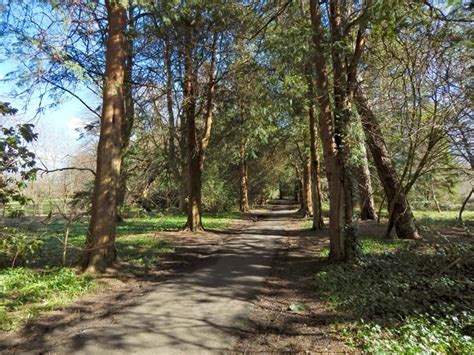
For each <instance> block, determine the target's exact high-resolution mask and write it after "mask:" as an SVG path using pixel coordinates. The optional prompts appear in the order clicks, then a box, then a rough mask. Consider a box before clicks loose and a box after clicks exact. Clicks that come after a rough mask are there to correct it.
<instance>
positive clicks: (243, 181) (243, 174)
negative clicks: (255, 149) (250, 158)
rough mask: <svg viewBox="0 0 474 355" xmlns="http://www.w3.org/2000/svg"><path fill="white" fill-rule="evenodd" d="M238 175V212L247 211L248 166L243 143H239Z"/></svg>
mask: <svg viewBox="0 0 474 355" xmlns="http://www.w3.org/2000/svg"><path fill="white" fill-rule="evenodd" d="M239 175H240V179H239V180H240V203H239V210H240V212H247V211H248V210H249V197H248V196H249V195H248V194H249V193H248V189H249V186H248V166H247V158H246V156H245V144H244V143H243V142H241V143H240V162H239Z"/></svg>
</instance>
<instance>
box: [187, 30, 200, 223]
mask: <svg viewBox="0 0 474 355" xmlns="http://www.w3.org/2000/svg"><path fill="white" fill-rule="evenodd" d="M191 36H192V32H191V31H190V33H188V34H186V39H185V48H184V51H185V53H184V56H185V58H184V63H185V64H184V71H185V74H184V75H185V77H184V114H185V115H186V134H187V136H186V142H187V148H188V149H187V153H188V184H189V185H188V186H189V187H188V193H189V197H188V220H187V222H186V228H187V229H189V230H191V231H193V232H195V231H197V230H200V229H202V221H201V168H200V164H199V161H200V149H199V144H198V137H197V129H196V98H195V93H194V83H195V78H194V76H195V75H196V73H194V65H193V51H194V48H193V44H192V40H193V39H192V38H191Z"/></svg>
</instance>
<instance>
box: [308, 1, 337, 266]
mask: <svg viewBox="0 0 474 355" xmlns="http://www.w3.org/2000/svg"><path fill="white" fill-rule="evenodd" d="M310 14H311V25H312V29H313V36H312V39H313V45H314V62H315V74H316V81H315V82H316V86H315V89H316V95H317V102H318V104H319V130H320V135H321V140H322V143H323V155H324V162H325V165H326V176H327V179H328V184H329V239H330V252H329V259H330V260H331V261H342V260H344V259H345V246H344V224H345V220H346V218H345V216H344V212H345V209H344V202H345V197H344V185H343V181H344V167H343V166H342V165H341V162H340V160H339V157H338V151H337V146H336V142H335V140H334V133H335V132H334V123H333V120H332V114H331V107H330V100H329V88H328V71H327V67H326V62H325V58H324V49H323V46H322V36H323V29H322V24H321V7H320V4H319V1H317V0H311V1H310Z"/></svg>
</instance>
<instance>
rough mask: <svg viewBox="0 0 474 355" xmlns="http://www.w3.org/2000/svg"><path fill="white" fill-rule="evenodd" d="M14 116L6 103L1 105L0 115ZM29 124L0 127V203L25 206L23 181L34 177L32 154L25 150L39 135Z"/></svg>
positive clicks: (14, 111)
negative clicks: (17, 203)
mask: <svg viewBox="0 0 474 355" xmlns="http://www.w3.org/2000/svg"><path fill="white" fill-rule="evenodd" d="M16 112H17V110H16V109H15V108H12V107H11V106H10V104H9V103H8V102H0V115H2V116H5V115H14V114H15V113H16ZM33 129H34V126H33V125H32V124H29V123H26V124H19V125H17V126H16V127H4V126H3V125H0V203H1V204H3V205H5V204H7V203H9V202H11V201H16V202H19V203H20V204H25V203H26V202H27V201H28V199H27V198H26V197H25V196H24V195H23V194H22V190H23V188H24V187H25V181H27V180H31V179H34V177H35V175H36V169H35V165H36V161H35V158H36V157H35V154H34V153H33V152H31V151H30V150H29V149H28V143H31V142H33V141H35V140H36V139H37V138H38V134H37V133H34V131H33Z"/></svg>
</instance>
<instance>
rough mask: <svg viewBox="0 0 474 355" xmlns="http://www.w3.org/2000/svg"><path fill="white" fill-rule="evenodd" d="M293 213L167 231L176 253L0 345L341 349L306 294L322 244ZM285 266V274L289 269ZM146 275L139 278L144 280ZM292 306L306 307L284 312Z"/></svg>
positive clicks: (88, 349)
mask: <svg viewBox="0 0 474 355" xmlns="http://www.w3.org/2000/svg"><path fill="white" fill-rule="evenodd" d="M293 207H294V206H288V205H274V206H272V207H271V210H258V211H253V212H252V213H251V214H249V215H247V216H245V217H244V218H243V219H242V220H238V221H236V222H235V223H234V224H233V225H232V226H231V228H230V229H228V230H226V231H225V232H219V231H207V232H205V233H200V235H199V236H198V237H196V236H192V235H190V234H188V233H183V232H181V233H168V235H167V238H169V239H170V240H171V243H172V245H173V246H174V249H175V252H174V253H170V254H169V255H167V256H165V257H164V258H163V260H162V261H161V262H160V266H159V267H158V268H155V269H153V270H148V271H149V272H147V273H146V274H140V273H137V274H133V273H129V272H128V273H119V272H116V273H111V274H110V275H107V277H110V278H118V279H119V281H118V282H116V285H115V286H114V287H107V288H105V289H100V290H99V291H98V292H95V293H94V294H93V295H91V294H89V295H87V296H84V297H82V298H81V299H79V300H78V301H76V302H74V303H73V304H70V305H69V306H67V307H65V308H63V309H61V310H58V311H54V312H50V313H48V314H47V315H45V316H43V317H41V318H39V319H37V320H35V321H32V322H30V323H28V324H27V325H26V326H25V327H23V328H22V329H21V330H19V331H18V332H16V333H9V334H8V337H6V338H4V339H1V340H2V343H3V344H4V345H3V346H2V348H0V349H2V351H3V352H5V353H25V352H30V353H44V352H49V353H69V352H71V351H73V352H75V353H81V352H82V353H98V352H104V351H105V352H107V353H111V352H113V353H129V352H139V353H146V352H150V353H155V352H156V349H160V351H161V352H165V353H173V352H177V353H183V352H209V351H212V352H214V351H220V352H222V351H239V352H240V351H244V350H247V351H271V350H279V351H281V350H288V351H298V350H310V351H343V350H344V349H345V348H344V345H343V342H342V341H341V340H339V339H338V338H337V337H336V336H335V335H334V333H333V331H332V330H330V328H329V326H328V324H329V323H331V317H332V315H331V313H330V312H328V311H327V307H326V306H325V304H324V303H322V302H320V301H318V300H317V299H316V300H315V299H314V294H313V297H311V282H310V280H311V277H312V275H314V270H315V269H314V268H315V267H317V263H318V260H315V259H314V258H312V257H311V254H313V256H314V253H315V252H316V251H317V250H318V249H319V248H321V246H322V245H323V244H324V243H323V242H322V241H321V240H320V239H319V238H318V239H314V237H313V238H309V236H308V232H307V231H306V232H305V231H304V230H303V229H302V228H303V220H302V219H301V218H299V217H298V216H297V215H296V214H295V209H292V208H293ZM288 265H291V267H286V266H288ZM144 275H145V276H144ZM292 304H297V305H299V304H304V310H297V311H291V310H290V309H289V307H290V305H292Z"/></svg>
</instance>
